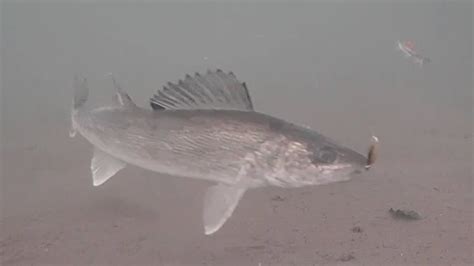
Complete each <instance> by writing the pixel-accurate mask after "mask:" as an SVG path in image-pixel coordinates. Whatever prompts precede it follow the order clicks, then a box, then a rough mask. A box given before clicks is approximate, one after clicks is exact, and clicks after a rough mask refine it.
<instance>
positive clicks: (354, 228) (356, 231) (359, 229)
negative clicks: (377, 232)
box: [352, 226, 364, 233]
mask: <svg viewBox="0 0 474 266" xmlns="http://www.w3.org/2000/svg"><path fill="white" fill-rule="evenodd" d="M363 231H364V230H362V227H360V226H354V227H352V232H354V233H362V232H363Z"/></svg>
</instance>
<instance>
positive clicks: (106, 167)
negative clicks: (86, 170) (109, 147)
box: [91, 148, 126, 186]
mask: <svg viewBox="0 0 474 266" xmlns="http://www.w3.org/2000/svg"><path fill="white" fill-rule="evenodd" d="M125 165H126V163H124V162H122V161H121V160H119V159H117V158H115V157H113V156H111V155H109V154H107V153H105V152H103V151H101V150H99V149H98V148H95V149H94V156H93V157H92V161H91V172H92V180H93V184H94V186H100V185H102V184H103V183H104V182H105V181H107V180H108V179H109V178H110V177H112V176H113V175H115V174H116V173H117V172H118V171H120V170H121V169H122V168H124V167H125Z"/></svg>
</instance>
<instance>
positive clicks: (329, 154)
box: [313, 146, 337, 163]
mask: <svg viewBox="0 0 474 266" xmlns="http://www.w3.org/2000/svg"><path fill="white" fill-rule="evenodd" d="M336 159H337V153H336V151H334V149H333V148H331V147H328V146H324V147H322V148H319V149H317V150H316V152H315V153H314V158H313V162H314V163H333V162H334V161H336Z"/></svg>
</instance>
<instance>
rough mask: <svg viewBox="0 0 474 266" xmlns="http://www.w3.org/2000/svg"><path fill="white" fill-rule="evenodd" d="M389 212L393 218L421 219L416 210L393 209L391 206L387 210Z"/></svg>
mask: <svg viewBox="0 0 474 266" xmlns="http://www.w3.org/2000/svg"><path fill="white" fill-rule="evenodd" d="M388 211H389V212H390V214H392V217H393V218H395V219H403V220H419V219H421V216H420V214H418V213H417V212H416V211H413V210H400V209H397V210H394V209H393V208H390V210H388Z"/></svg>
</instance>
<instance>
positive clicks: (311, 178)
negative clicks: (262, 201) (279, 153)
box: [281, 136, 378, 187]
mask: <svg viewBox="0 0 474 266" xmlns="http://www.w3.org/2000/svg"><path fill="white" fill-rule="evenodd" d="M373 142H374V143H372V145H371V146H370V148H369V151H368V153H367V156H364V155H362V154H360V153H358V152H356V151H354V150H352V149H350V148H347V147H344V146H341V145H338V144H335V143H334V142H332V141H330V140H327V139H326V138H324V137H321V136H316V137H314V138H312V139H311V138H310V139H306V140H298V141H294V142H292V143H290V145H288V146H287V147H288V148H287V150H286V152H285V154H286V160H285V161H286V162H287V163H286V164H285V169H284V171H281V172H282V173H284V174H285V177H281V178H285V179H284V180H288V182H286V183H285V182H283V183H284V184H283V186H292V187H301V186H308V185H322V184H328V183H334V182H341V181H348V180H350V179H352V178H353V177H355V176H358V175H360V174H362V173H364V172H366V171H367V170H369V169H370V168H371V166H372V164H373V163H374V161H375V155H376V154H375V152H376V144H377V143H378V139H377V138H375V137H374V141H373Z"/></svg>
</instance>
